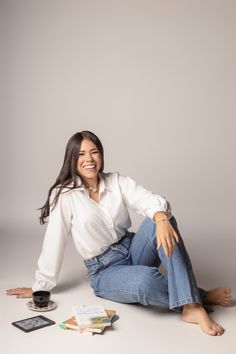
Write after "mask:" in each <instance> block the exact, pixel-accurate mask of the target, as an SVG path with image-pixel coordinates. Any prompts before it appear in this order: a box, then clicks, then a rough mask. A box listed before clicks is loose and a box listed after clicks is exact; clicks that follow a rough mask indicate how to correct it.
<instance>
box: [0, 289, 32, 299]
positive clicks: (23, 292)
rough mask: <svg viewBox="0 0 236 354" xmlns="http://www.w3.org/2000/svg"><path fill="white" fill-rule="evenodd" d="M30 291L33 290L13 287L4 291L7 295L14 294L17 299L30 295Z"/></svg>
mask: <svg viewBox="0 0 236 354" xmlns="http://www.w3.org/2000/svg"><path fill="white" fill-rule="evenodd" d="M32 293H33V290H32V289H31V288H15V289H8V290H7V291H6V294H7V295H16V297H17V298H19V299H23V298H27V297H32Z"/></svg>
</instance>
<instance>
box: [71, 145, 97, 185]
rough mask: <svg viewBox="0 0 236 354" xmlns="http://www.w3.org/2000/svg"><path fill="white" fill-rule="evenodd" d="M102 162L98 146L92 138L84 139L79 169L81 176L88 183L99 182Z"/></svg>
mask: <svg viewBox="0 0 236 354" xmlns="http://www.w3.org/2000/svg"><path fill="white" fill-rule="evenodd" d="M101 164H102V157H101V154H100V152H99V150H98V148H97V146H96V145H95V144H94V143H93V142H92V141H91V140H88V139H84V140H82V143H81V146H80V152H79V157H78V160H77V171H78V174H79V175H80V177H81V178H82V179H83V180H84V181H85V182H87V183H90V184H92V183H97V176H98V172H99V171H100V168H101Z"/></svg>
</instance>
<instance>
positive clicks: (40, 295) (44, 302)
mask: <svg viewBox="0 0 236 354" xmlns="http://www.w3.org/2000/svg"><path fill="white" fill-rule="evenodd" d="M50 297H51V294H50V292H49V291H43V290H39V291H34V292H33V294H32V298H33V302H34V304H35V306H37V307H40V308H42V307H47V306H48V304H49V301H50Z"/></svg>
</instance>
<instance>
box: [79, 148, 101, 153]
mask: <svg viewBox="0 0 236 354" xmlns="http://www.w3.org/2000/svg"><path fill="white" fill-rule="evenodd" d="M95 150H96V151H97V150H98V149H97V148H93V149H91V150H88V151H95ZM79 152H86V150H80V151H79Z"/></svg>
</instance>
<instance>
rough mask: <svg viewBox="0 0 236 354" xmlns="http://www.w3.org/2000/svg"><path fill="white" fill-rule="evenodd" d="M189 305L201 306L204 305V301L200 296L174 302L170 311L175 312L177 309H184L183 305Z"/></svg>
mask: <svg viewBox="0 0 236 354" xmlns="http://www.w3.org/2000/svg"><path fill="white" fill-rule="evenodd" d="M187 304H200V305H202V301H201V299H200V298H199V297H198V296H192V297H189V298H187V299H184V300H178V301H175V302H173V303H172V304H170V309H171V310H173V309H175V308H176V307H177V308H178V307H182V306H183V305H187Z"/></svg>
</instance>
